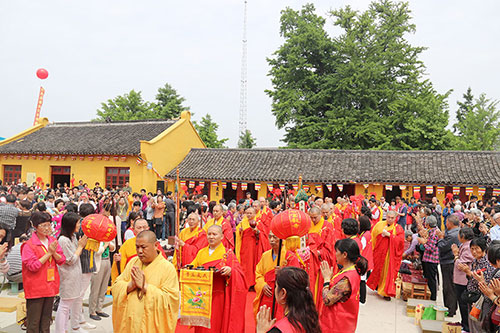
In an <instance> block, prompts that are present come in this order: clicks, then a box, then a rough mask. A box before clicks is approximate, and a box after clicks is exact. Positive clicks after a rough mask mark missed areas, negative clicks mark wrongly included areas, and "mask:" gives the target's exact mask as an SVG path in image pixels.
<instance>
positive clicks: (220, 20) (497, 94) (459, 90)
mask: <svg viewBox="0 0 500 333" xmlns="http://www.w3.org/2000/svg"><path fill="white" fill-rule="evenodd" d="M308 2H312V3H314V4H315V6H316V9H317V13H318V14H320V15H322V16H324V17H326V16H327V13H328V11H329V10H330V9H335V8H340V7H343V6H346V5H350V6H351V7H352V8H354V9H356V10H360V11H362V10H366V9H367V8H368V4H369V3H370V1H365V0H351V1H345V0H338V1H323V0H317V1H298V0H295V1H292V0H248V115H247V119H248V121H247V123H248V125H247V127H248V129H249V130H250V131H251V132H252V134H253V136H254V137H255V138H256V139H257V146H259V147H277V146H283V145H284V143H283V142H282V141H281V139H282V138H283V134H284V130H278V129H277V128H276V126H275V119H274V116H273V115H272V113H271V99H270V98H269V97H268V96H267V95H266V94H265V92H264V90H265V89H270V88H271V82H270V78H269V77H268V72H269V66H268V64H267V61H266V58H267V57H270V56H272V54H273V52H274V51H276V50H277V49H278V48H279V46H280V45H281V44H282V43H283V39H282V38H281V37H280V36H279V19H280V11H281V10H283V9H284V8H286V7H291V8H294V9H300V8H301V6H302V5H304V4H305V3H308ZM243 3H244V1H243V0H213V1H207V0H192V1H189V0H183V1H159V0H156V1H153V0H142V1H131V0H107V1H97V0H89V1H78V2H77V1H67V0H64V1H62V0H49V1H27V0H16V1H7V0H4V1H0V73H1V79H0V112H1V115H2V121H0V137H10V136H12V135H14V134H16V133H18V132H20V131H22V130H24V129H26V128H28V127H30V126H31V125H32V123H33V118H34V114H35V109H36V103H37V98H38V91H39V89H40V88H39V87H40V85H43V87H44V88H45V90H46V93H45V99H44V104H43V107H42V111H41V116H42V117H47V118H49V120H50V121H51V122H62V121H88V120H91V119H93V118H95V117H96V110H97V109H98V108H100V106H101V103H102V102H105V101H107V100H108V99H111V98H114V97H116V96H118V95H122V94H125V93H127V92H129V91H130V90H132V89H134V90H136V91H141V92H142V96H143V98H144V99H145V100H150V101H151V100H153V99H154V96H155V94H156V92H157V89H158V88H159V87H161V86H163V85H164V84H165V83H167V82H168V83H170V84H171V85H172V86H173V87H174V88H175V89H176V90H177V92H178V93H179V94H180V95H182V96H183V97H185V98H186V103H185V104H186V105H187V106H189V108H190V110H191V112H193V113H194V117H193V119H194V120H199V119H201V117H202V116H203V115H205V114H207V113H209V114H210V115H211V116H212V118H213V119H214V120H215V122H217V123H218V125H219V131H218V134H219V137H220V138H229V141H228V142H227V144H228V146H229V147H235V146H236V144H237V139H238V116H239V107H240V102H239V98H240V70H241V53H242V51H241V49H242V47H241V46H242V31H243V8H244V7H243V6H244V5H243ZM409 3H410V8H411V10H412V16H413V22H414V23H415V24H416V26H417V31H416V33H415V34H413V35H409V36H408V40H410V41H411V43H412V44H413V45H415V46H425V47H428V49H427V50H426V51H424V53H423V54H422V55H421V59H422V60H423V61H424V63H425V64H426V66H427V73H426V78H428V79H430V80H431V81H432V82H433V84H434V87H435V89H436V90H437V91H438V92H440V93H445V92H446V91H448V90H450V89H453V92H452V93H451V95H450V98H449V105H450V113H451V116H452V117H453V113H454V111H455V110H456V101H457V100H459V99H460V98H461V96H462V94H463V93H464V92H465V90H466V89H467V87H469V86H470V87H471V88H472V90H473V93H474V94H476V95H478V94H479V93H485V94H486V95H487V97H489V98H491V99H495V100H496V99H500V91H499V89H498V78H499V77H500V61H499V57H498V53H499V51H500V44H499V43H498V36H499V32H500V20H498V17H497V16H498V12H499V11H500V2H498V1H496V0H482V1H470V0H467V1H466V0H440V1H435V0H412V1H409ZM327 30H328V31H329V32H331V33H332V34H334V33H336V32H335V29H334V28H333V27H332V21H331V20H328V21H327ZM38 68H46V69H47V70H48V72H49V77H48V79H46V80H44V81H41V80H39V79H38V78H37V77H36V75H35V73H36V70H37V69H38ZM69 135H70V133H69ZM83 139H84V138H82V140H83Z"/></svg>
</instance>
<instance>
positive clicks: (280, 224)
mask: <svg viewBox="0 0 500 333" xmlns="http://www.w3.org/2000/svg"><path fill="white" fill-rule="evenodd" d="M310 228H311V218H310V217H309V215H307V214H306V213H305V212H303V211H301V210H297V209H288V210H285V211H284V212H281V213H279V214H278V215H276V216H275V217H273V219H272V221H271V230H272V232H273V234H275V235H276V237H278V238H281V239H287V238H288V237H292V236H298V237H302V236H304V235H305V234H307V233H308V232H309V229H310Z"/></svg>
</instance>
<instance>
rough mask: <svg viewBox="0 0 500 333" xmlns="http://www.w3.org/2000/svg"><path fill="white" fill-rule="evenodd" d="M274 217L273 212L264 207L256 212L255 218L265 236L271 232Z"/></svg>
mask: <svg viewBox="0 0 500 333" xmlns="http://www.w3.org/2000/svg"><path fill="white" fill-rule="evenodd" d="M273 217H274V214H273V211H272V210H271V209H269V208H268V207H265V206H264V208H263V209H261V210H259V211H258V212H257V215H256V218H257V220H259V221H260V222H262V224H263V226H264V230H265V232H266V235H268V234H269V231H270V230H271V221H272V219H273Z"/></svg>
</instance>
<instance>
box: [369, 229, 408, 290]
mask: <svg viewBox="0 0 500 333" xmlns="http://www.w3.org/2000/svg"><path fill="white" fill-rule="evenodd" d="M384 229H385V230H387V231H388V232H389V233H390V236H389V237H383V236H382V231H383V230H384ZM372 246H373V271H372V272H371V274H370V277H369V278H368V281H367V282H366V284H367V286H368V287H370V288H371V289H372V290H375V288H377V286H378V289H377V292H378V293H379V295H381V296H391V297H394V296H396V284H395V281H396V277H397V275H398V271H399V267H400V266H401V259H402V256H403V251H404V231H403V228H401V226H400V225H399V224H397V223H394V224H392V225H391V226H387V222H386V221H380V222H379V223H377V224H376V225H375V226H374V227H373V230H372Z"/></svg>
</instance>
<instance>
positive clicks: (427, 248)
mask: <svg viewBox="0 0 500 333" xmlns="http://www.w3.org/2000/svg"><path fill="white" fill-rule="evenodd" d="M425 224H426V227H427V228H428V229H427V234H426V237H422V238H419V240H418V241H419V243H420V244H421V245H422V247H423V248H424V255H423V256H422V266H423V268H424V277H425V278H426V279H427V285H428V286H429V289H430V291H431V300H432V301H435V300H436V298H437V277H438V264H439V249H438V245H437V243H438V239H439V236H440V235H441V231H440V230H439V229H438V228H437V219H436V217H435V216H433V215H431V216H428V217H427V218H426V219H425Z"/></svg>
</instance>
